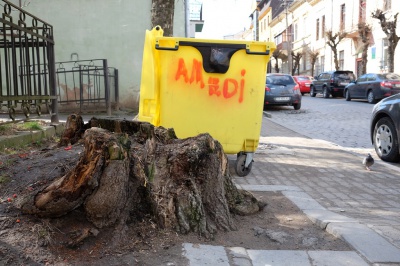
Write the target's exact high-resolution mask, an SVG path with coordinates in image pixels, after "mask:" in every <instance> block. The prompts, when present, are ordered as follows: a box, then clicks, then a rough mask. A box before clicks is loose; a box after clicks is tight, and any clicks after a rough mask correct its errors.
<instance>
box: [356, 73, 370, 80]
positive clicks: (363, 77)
mask: <svg viewBox="0 0 400 266" xmlns="http://www.w3.org/2000/svg"><path fill="white" fill-rule="evenodd" d="M367 76H368V74H365V75H362V76H361V77H359V78H358V79H357V82H365V81H367Z"/></svg>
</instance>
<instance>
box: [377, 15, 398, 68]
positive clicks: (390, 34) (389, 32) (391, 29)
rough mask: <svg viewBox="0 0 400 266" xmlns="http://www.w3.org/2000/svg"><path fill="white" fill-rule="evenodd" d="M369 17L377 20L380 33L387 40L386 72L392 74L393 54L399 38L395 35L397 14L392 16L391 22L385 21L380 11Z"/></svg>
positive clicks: (384, 16)
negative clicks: (383, 34)
mask: <svg viewBox="0 0 400 266" xmlns="http://www.w3.org/2000/svg"><path fill="white" fill-rule="evenodd" d="M371 15H372V17H373V18H376V19H378V20H379V22H380V24H381V28H382V31H383V32H384V33H385V34H386V37H387V39H388V68H389V69H388V72H394V52H395V50H396V46H397V43H398V42H399V40H400V37H399V36H398V35H397V33H396V27H397V16H398V15H399V13H396V14H395V15H394V16H393V20H392V21H387V18H386V15H385V13H384V12H383V11H382V10H380V9H377V10H375V11H374V12H372V14H371Z"/></svg>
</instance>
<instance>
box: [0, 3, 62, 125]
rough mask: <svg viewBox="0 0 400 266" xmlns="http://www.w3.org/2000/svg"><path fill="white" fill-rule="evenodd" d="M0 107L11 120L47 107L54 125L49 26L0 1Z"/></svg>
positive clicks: (51, 41) (52, 57)
mask: <svg viewBox="0 0 400 266" xmlns="http://www.w3.org/2000/svg"><path fill="white" fill-rule="evenodd" d="M0 3H1V4H2V6H3V7H4V10H3V13H2V15H1V18H0V108H1V109H4V107H5V108H6V111H8V113H9V116H10V118H11V119H13V120H14V119H15V115H16V110H21V111H22V112H23V114H25V116H26V117H29V115H30V114H31V113H34V112H36V113H37V114H38V115H40V114H41V112H42V106H46V107H47V111H48V112H49V113H50V114H51V116H52V118H51V120H52V121H53V122H58V105H57V96H56V95H57V93H56V75H55V59H54V38H53V26H51V25H50V24H48V23H46V22H45V21H43V20H41V19H39V18H37V17H35V16H34V15H32V14H30V13H28V12H26V11H24V10H22V9H20V8H19V7H18V6H15V5H13V4H12V3H10V2H8V1H5V0H0Z"/></svg>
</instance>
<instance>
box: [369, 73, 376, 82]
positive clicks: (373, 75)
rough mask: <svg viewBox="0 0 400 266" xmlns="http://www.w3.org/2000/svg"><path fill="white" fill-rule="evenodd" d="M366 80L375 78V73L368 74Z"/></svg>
mask: <svg viewBox="0 0 400 266" xmlns="http://www.w3.org/2000/svg"><path fill="white" fill-rule="evenodd" d="M367 78H368V81H375V80H376V75H375V74H368V77H367Z"/></svg>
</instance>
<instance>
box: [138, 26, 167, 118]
mask: <svg viewBox="0 0 400 266" xmlns="http://www.w3.org/2000/svg"><path fill="white" fill-rule="evenodd" d="M162 34H163V32H162V30H161V29H158V30H156V29H153V30H152V31H146V37H145V42H144V48H143V63H142V76H141V83H140V102H139V119H140V120H141V121H145V122H149V123H151V124H153V125H157V126H158V124H159V109H160V108H159V105H160V103H159V98H160V97H159V95H160V86H159V80H160V79H159V78H158V76H159V64H158V62H159V55H158V51H157V50H155V49H154V48H153V47H154V46H155V42H156V38H157V37H159V36H162Z"/></svg>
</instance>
